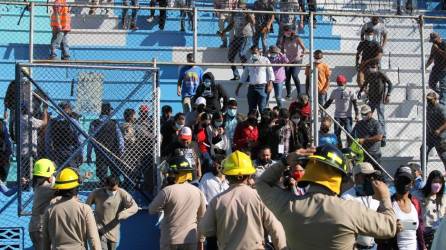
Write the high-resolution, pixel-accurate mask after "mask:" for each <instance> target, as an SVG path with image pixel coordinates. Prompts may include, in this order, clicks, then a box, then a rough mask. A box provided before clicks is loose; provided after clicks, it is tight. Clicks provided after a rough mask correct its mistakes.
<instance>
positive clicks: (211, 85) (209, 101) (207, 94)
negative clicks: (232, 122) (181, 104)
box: [192, 72, 228, 113]
mask: <svg viewBox="0 0 446 250" xmlns="http://www.w3.org/2000/svg"><path fill="white" fill-rule="evenodd" d="M199 97H204V98H205V99H206V109H207V111H209V112H212V113H213V112H218V111H221V110H225V109H226V105H227V103H228V94H227V93H226V91H225V90H224V88H223V87H222V86H221V85H220V84H218V83H216V82H215V77H214V75H213V74H212V73H211V72H206V73H205V74H204V75H203V77H202V78H201V84H200V85H199V86H198V88H197V91H196V92H195V96H194V97H193V98H192V103H195V100H197V98H199ZM222 99H223V106H222V105H221V100H222Z"/></svg>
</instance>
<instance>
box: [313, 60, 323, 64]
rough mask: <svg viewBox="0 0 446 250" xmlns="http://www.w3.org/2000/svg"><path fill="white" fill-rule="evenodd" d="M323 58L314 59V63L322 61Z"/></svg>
mask: <svg viewBox="0 0 446 250" xmlns="http://www.w3.org/2000/svg"><path fill="white" fill-rule="evenodd" d="M321 62H322V59H314V63H321Z"/></svg>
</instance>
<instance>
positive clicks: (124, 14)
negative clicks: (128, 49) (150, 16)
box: [122, 0, 139, 30]
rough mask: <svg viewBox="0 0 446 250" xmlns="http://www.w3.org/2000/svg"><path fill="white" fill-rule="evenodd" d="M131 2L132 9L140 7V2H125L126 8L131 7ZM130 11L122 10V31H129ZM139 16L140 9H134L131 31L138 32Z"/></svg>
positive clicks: (123, 2) (126, 0) (131, 0)
mask: <svg viewBox="0 0 446 250" xmlns="http://www.w3.org/2000/svg"><path fill="white" fill-rule="evenodd" d="M129 1H130V4H131V6H132V7H138V6H139V2H138V1H139V0H123V1H122V5H124V6H125V7H127V6H129ZM128 11H129V9H127V8H123V9H122V29H127V27H128V26H127V19H128V17H127V12H128ZM137 14H138V9H136V8H135V9H132V17H131V19H130V29H131V30H138V26H137V25H136V15H137Z"/></svg>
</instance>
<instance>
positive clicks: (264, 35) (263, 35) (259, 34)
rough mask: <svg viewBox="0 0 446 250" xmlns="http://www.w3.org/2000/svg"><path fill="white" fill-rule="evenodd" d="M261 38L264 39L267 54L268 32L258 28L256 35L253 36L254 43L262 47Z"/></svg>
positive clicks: (264, 49) (263, 46) (264, 50)
mask: <svg viewBox="0 0 446 250" xmlns="http://www.w3.org/2000/svg"><path fill="white" fill-rule="evenodd" d="M258 29H260V28H258ZM259 39H261V40H262V48H263V50H262V51H263V54H264V55H266V53H267V51H268V43H267V39H268V33H262V32H260V30H257V31H256V32H255V33H254V36H253V37H252V44H253V45H255V46H256V47H257V48H259V49H260V46H259Z"/></svg>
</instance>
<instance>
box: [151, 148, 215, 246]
mask: <svg viewBox="0 0 446 250" xmlns="http://www.w3.org/2000/svg"><path fill="white" fill-rule="evenodd" d="M168 163H169V167H168V168H167V171H166V172H167V173H166V175H167V177H166V178H167V186H166V187H165V188H163V189H162V190H161V191H160V192H159V193H158V195H157V196H156V197H155V198H154V199H153V201H152V202H151V203H150V205H149V212H150V213H151V214H155V213H159V212H161V211H164V219H163V220H162V222H161V226H160V229H161V238H160V249H161V250H170V249H183V250H196V249H197V246H198V247H199V249H202V246H203V241H204V238H203V237H200V235H199V234H198V221H200V219H201V217H203V215H204V212H205V211H206V198H205V197H204V194H203V193H202V192H201V191H200V189H198V188H197V187H195V186H194V185H192V184H190V183H189V182H190V181H192V179H193V172H194V168H193V167H192V166H191V165H190V164H189V162H188V161H187V159H186V158H185V157H184V156H183V155H180V154H177V155H175V156H174V157H172V158H171V159H170V160H169V162H168Z"/></svg>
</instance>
